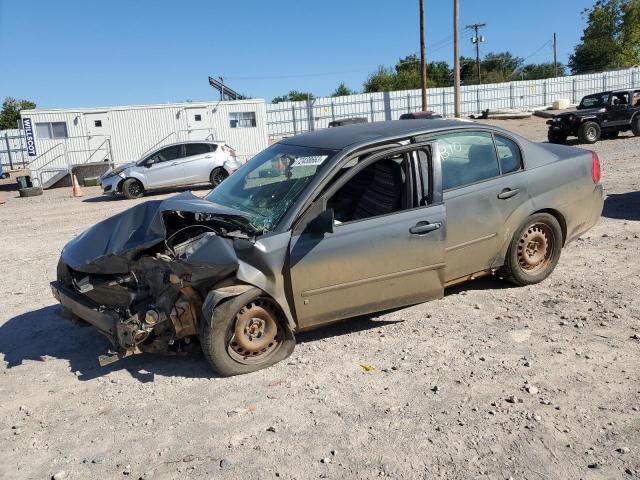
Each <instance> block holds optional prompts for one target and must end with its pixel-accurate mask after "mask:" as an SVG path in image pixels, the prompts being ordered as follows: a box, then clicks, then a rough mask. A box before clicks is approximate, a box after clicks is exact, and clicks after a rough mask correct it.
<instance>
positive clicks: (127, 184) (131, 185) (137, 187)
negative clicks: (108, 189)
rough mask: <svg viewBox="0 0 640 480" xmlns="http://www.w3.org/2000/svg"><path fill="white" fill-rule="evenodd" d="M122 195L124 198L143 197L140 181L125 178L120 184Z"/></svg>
mask: <svg viewBox="0 0 640 480" xmlns="http://www.w3.org/2000/svg"><path fill="white" fill-rule="evenodd" d="M122 193H123V195H124V196H125V197H126V198H129V199H133V198H140V197H142V196H143V195H144V187H143V186H142V183H140V180H136V179H135V178H127V179H126V180H125V181H124V183H123V184H122Z"/></svg>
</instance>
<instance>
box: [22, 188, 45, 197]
mask: <svg viewBox="0 0 640 480" xmlns="http://www.w3.org/2000/svg"><path fill="white" fill-rule="evenodd" d="M18 193H19V194H20V196H21V197H37V196H39V195H42V188H41V187H27V188H21V189H20V190H18Z"/></svg>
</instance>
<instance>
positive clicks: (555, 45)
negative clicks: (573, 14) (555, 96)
mask: <svg viewBox="0 0 640 480" xmlns="http://www.w3.org/2000/svg"><path fill="white" fill-rule="evenodd" d="M553 69H554V71H555V76H556V77H557V76H558V39H557V38H556V32H553Z"/></svg>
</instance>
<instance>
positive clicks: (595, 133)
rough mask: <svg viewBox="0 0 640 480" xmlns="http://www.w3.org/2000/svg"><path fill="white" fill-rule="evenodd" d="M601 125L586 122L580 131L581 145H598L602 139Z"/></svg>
mask: <svg viewBox="0 0 640 480" xmlns="http://www.w3.org/2000/svg"><path fill="white" fill-rule="evenodd" d="M600 133H601V129H600V125H598V123H597V122H584V123H583V124H582V125H580V128H579V129H578V138H579V139H580V142H581V143H596V142H597V141H598V140H599V139H600Z"/></svg>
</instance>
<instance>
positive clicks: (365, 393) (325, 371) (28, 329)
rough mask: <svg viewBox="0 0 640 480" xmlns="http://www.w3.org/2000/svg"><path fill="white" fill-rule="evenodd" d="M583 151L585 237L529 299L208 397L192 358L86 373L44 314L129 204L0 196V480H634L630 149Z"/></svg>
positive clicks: (330, 335)
mask: <svg viewBox="0 0 640 480" xmlns="http://www.w3.org/2000/svg"><path fill="white" fill-rule="evenodd" d="M492 123H494V124H499V125H502V126H505V127H506V128H508V129H511V130H514V131H516V132H519V133H522V134H524V135H526V136H527V137H529V138H532V139H534V140H543V139H544V138H545V125H544V121H543V120H541V119H538V118H532V119H529V120H516V121H495V122H492ZM595 150H596V151H597V152H598V154H599V155H600V159H601V161H602V166H603V183H604V185H605V189H606V193H607V194H608V198H607V200H606V203H605V209H604V213H603V217H602V219H601V221H600V222H599V223H598V224H597V225H596V226H595V227H594V228H593V229H592V230H591V231H590V232H588V233H587V234H586V235H585V236H584V237H582V238H580V239H579V240H578V241H576V242H574V243H572V244H570V245H569V246H568V247H567V248H566V249H565V250H564V251H563V253H562V257H561V259H560V264H559V266H558V268H557V269H556V271H555V273H554V274H553V275H552V276H551V277H550V278H549V279H547V280H546V281H545V282H543V283H542V284H539V285H536V286H532V287H525V288H511V287H510V286H508V285H506V284H504V283H502V282H500V281H498V280H495V279H481V280H476V281H474V282H471V283H467V284H465V285H463V286H459V287H456V288H452V289H450V290H448V291H447V295H446V296H445V298H444V299H442V300H439V301H435V302H431V303H427V304H422V305H418V306H414V307H411V308H407V309H403V310H399V311H396V312H393V313H390V314H385V315H380V316H374V317H371V318H358V319H354V320H351V321H348V322H344V323H341V324H338V325H335V326H332V327H327V328H325V329H323V330H318V331H316V332H313V333H308V334H303V335H300V336H299V337H298V340H299V344H298V345H297V347H296V350H295V351H294V354H293V355H292V357H291V358H289V359H288V361H284V362H282V363H281V364H278V365H276V366H274V367H272V368H269V369H267V370H263V371H260V372H257V373H254V374H251V375H245V376H240V377H234V378H225V379H221V378H216V377H215V376H214V375H212V373H211V371H210V370H209V368H208V366H207V364H206V363H205V361H204V359H203V358H202V357H201V356H194V357H163V356H151V355H149V356H137V357H133V358H128V359H125V360H123V361H120V362H117V363H115V364H113V365H110V366H109V367H105V368H101V367H99V366H98V365H97V356H98V355H99V354H102V353H104V352H105V351H106V350H107V347H108V345H107V342H106V340H104V339H103V338H102V337H101V336H100V335H99V334H98V333H96V332H95V331H94V330H93V329H91V328H80V327H77V326H75V325H73V324H71V323H70V322H66V321H64V320H62V319H60V318H58V317H57V315H56V314H55V311H56V310H57V308H58V307H57V306H56V304H55V302H54V300H53V298H52V296H51V292H50V290H49V286H48V282H49V281H50V280H51V279H52V278H53V277H54V275H55V265H56V262H57V259H58V255H59V252H60V250H61V248H62V246H63V245H64V244H65V243H66V242H67V241H68V240H70V239H71V238H72V237H73V236H74V235H75V234H77V233H79V232H80V231H82V230H83V229H85V228H87V227H88V226H90V225H91V224H93V223H94V222H96V221H98V220H101V219H103V218H106V217H108V216H110V215H112V214H114V213H117V212H119V211H122V210H124V209H125V208H128V207H130V206H132V205H133V204H134V203H136V202H135V201H124V200H105V199H103V198H102V197H100V196H99V193H100V192H99V189H97V188H85V189H84V191H85V196H84V197H83V198H82V199H77V198H72V197H70V189H61V190H55V191H47V192H45V194H44V195H43V196H41V197H35V198H29V199H21V198H16V197H17V192H13V191H1V187H0V196H4V200H5V201H6V203H4V204H2V205H0V222H1V223H0V224H1V225H2V229H1V230H0V241H1V244H2V245H3V248H2V251H0V262H1V264H2V266H3V272H4V275H2V277H1V278H0V295H1V296H0V305H1V308H0V359H1V360H2V361H1V362H0V478H7V479H18V478H19V479H22V478H29V479H45V478H50V477H51V476H53V475H55V476H56V477H55V478H58V479H59V478H68V479H88V478H90V479H93V478H96V479H98V478H100V479H112V478H116V479H117V478H136V479H137V478H158V479H169V478H234V479H235V478H246V479H254V478H274V477H279V478H298V479H307V478H372V477H389V478H406V479H413V478H425V479H427V478H434V477H440V478H447V479H449V478H453V479H458V478H459V479H472V478H491V479H494V478H495V479H501V478H502V479H507V478H511V477H513V478H514V479H521V478H526V479H547V478H562V479H565V478H572V479H577V478H583V479H595V478H639V477H640V411H639V410H640V381H639V373H638V372H639V371H640V368H639V367H640V324H639V323H638V320H639V319H640V300H639V298H638V292H639V291H640V281H639V273H640V263H639V262H638V257H639V255H640V166H639V165H638V161H639V160H640V153H638V152H640V138H633V137H631V136H629V135H624V136H622V137H621V138H619V139H617V140H609V141H602V142H599V143H598V144H596V145H595ZM199 193H202V194H203V193H205V190H200V191H199ZM167 195H169V194H167ZM157 197H158V196H156V198H157ZM0 200H2V198H0ZM362 365H367V366H371V367H373V370H371V371H367V370H366V369H365V368H363V367H362Z"/></svg>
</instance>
